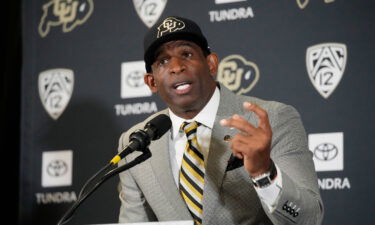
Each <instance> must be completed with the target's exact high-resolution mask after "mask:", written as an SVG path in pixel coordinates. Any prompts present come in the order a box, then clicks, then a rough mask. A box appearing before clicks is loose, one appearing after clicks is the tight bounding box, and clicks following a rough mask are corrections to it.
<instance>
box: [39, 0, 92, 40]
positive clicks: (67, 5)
mask: <svg viewBox="0 0 375 225" xmlns="http://www.w3.org/2000/svg"><path fill="white" fill-rule="evenodd" d="M42 8H43V15H42V18H41V20H40V23H39V29H38V30H39V34H40V36H41V37H45V36H47V34H48V33H49V32H50V30H51V27H54V26H55V27H56V26H60V25H61V26H62V31H63V32H64V33H67V32H70V31H72V30H73V29H74V28H75V27H76V26H78V25H81V24H83V23H84V22H86V20H87V19H88V18H89V17H90V16H91V14H92V12H93V10H94V3H93V0H51V1H49V2H47V3H46V4H44V5H43V7H42Z"/></svg>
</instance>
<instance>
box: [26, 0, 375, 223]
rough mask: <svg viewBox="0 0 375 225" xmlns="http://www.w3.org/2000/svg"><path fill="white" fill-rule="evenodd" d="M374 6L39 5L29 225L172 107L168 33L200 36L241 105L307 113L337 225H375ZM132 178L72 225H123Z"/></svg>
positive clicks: (30, 105) (30, 91) (249, 1)
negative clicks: (164, 56)
mask: <svg viewBox="0 0 375 225" xmlns="http://www.w3.org/2000/svg"><path fill="white" fill-rule="evenodd" d="M374 3H375V2H374V1H373V0H362V1H354V0H352V1H343V0H272V1H264V0H205V1H201V0H190V1H182V0H180V1H177V0H173V1H172V0H105V1H104V0H25V1H23V68H22V70H23V73H22V128H21V130H22V132H21V133H22V134H21V146H22V149H21V159H20V160H21V161H20V165H21V182H20V183H21V187H20V223H21V224H38V225H44V224H45V225H51V224H56V223H57V221H58V220H59V218H60V217H61V216H62V215H63V214H64V212H65V211H66V210H67V209H68V208H69V207H70V205H71V204H72V203H73V202H74V201H75V200H76V199H77V196H78V193H79V190H80V188H81V187H82V185H83V184H84V183H85V181H86V180H87V179H89V177H90V176H91V175H93V174H94V173H95V172H96V171H98V170H99V169H100V168H101V167H102V166H104V165H105V164H106V163H107V162H108V161H109V160H110V159H111V158H112V157H113V156H114V155H115V154H116V151H117V143H118V138H119V136H120V134H121V133H122V132H123V131H126V130H127V129H128V128H130V127H131V126H132V125H134V124H135V123H137V122H139V121H142V120H143V119H145V118H146V117H148V116H149V115H150V114H152V113H154V112H156V111H159V110H161V109H163V108H165V105H164V103H162V101H161V100H160V99H159V98H158V97H157V96H155V95H152V93H151V92H150V90H148V88H147V87H146V86H145V85H144V84H143V74H144V72H145V68H144V62H143V46H142V44H143V36H144V34H145V33H146V32H147V30H148V29H149V27H151V26H152V25H153V24H154V23H155V22H156V21H157V20H158V19H160V18H165V17H166V16H173V15H175V16H182V17H187V18H190V19H192V20H194V21H196V22H197V23H198V24H200V26H201V28H202V30H203V33H204V34H205V35H206V37H207V39H208V42H209V45H210V47H211V49H212V51H214V52H216V53H217V54H218V55H219V57H220V66H219V71H218V74H217V80H218V81H219V82H221V83H222V84H223V85H225V86H227V87H228V88H229V89H230V90H232V91H233V92H234V93H237V94H243V95H252V96H257V97H259V98H263V99H267V100H276V101H281V102H284V103H286V104H290V105H293V106H294V107H295V108H297V110H298V111H299V112H300V113H301V116H302V120H303V122H304V125H305V128H306V131H307V135H308V141H309V149H310V150H311V151H312V152H313V155H314V162H315V167H316V171H317V174H318V177H319V180H318V182H319V187H320V190H321V194H322V197H323V201H324V204H325V217H324V221H323V224H324V225H332V224H341V225H349V224H373V223H374V222H375V219H374V212H375V201H374V200H375V194H374V193H375V191H374V190H373V187H374V186H375V181H374V179H373V175H372V173H373V172H374V171H375V153H374V152H375V138H374V132H373V130H374V129H373V126H374V125H375V119H374V118H375V117H374V116H373V113H374V112H375V96H374V94H375V93H374V85H375V76H374V70H375V68H374V58H375V43H374V40H375V39H374V38H375V16H374V15H375V8H374V5H375V4H374ZM117 183H118V178H117V177H115V178H112V179H111V180H109V181H108V182H106V183H105V184H104V185H103V186H101V187H100V188H99V189H98V190H97V191H96V192H95V193H94V194H93V195H92V196H91V197H90V198H89V199H88V200H87V201H85V202H84V203H83V204H82V205H81V207H80V208H79V209H78V210H77V212H76V214H75V217H74V218H73V219H72V220H71V221H70V223H69V224H93V223H115V222H117V217H118V212H119V205H120V204H119V200H118V193H117Z"/></svg>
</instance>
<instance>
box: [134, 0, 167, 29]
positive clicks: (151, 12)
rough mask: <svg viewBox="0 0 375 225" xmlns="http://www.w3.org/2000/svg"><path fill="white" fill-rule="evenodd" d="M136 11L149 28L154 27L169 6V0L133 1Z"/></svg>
mask: <svg viewBox="0 0 375 225" xmlns="http://www.w3.org/2000/svg"><path fill="white" fill-rule="evenodd" d="M133 3H134V7H135V10H136V11H137V13H138V16H139V17H140V18H141V20H142V21H143V23H144V24H146V26H147V27H152V25H154V24H155V23H156V21H157V20H158V19H159V17H160V16H161V14H162V13H163V11H164V8H165V6H166V5H167V0H133Z"/></svg>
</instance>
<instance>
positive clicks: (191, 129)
mask: <svg viewBox="0 0 375 225" xmlns="http://www.w3.org/2000/svg"><path fill="white" fill-rule="evenodd" d="M199 125H200V123H199V122H197V121H192V122H186V121H185V122H183V123H182V124H181V127H180V130H182V131H184V132H185V134H186V135H187V136H190V134H192V133H196V132H197V128H198V127H199Z"/></svg>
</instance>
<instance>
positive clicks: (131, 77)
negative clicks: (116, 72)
mask: <svg viewBox="0 0 375 225" xmlns="http://www.w3.org/2000/svg"><path fill="white" fill-rule="evenodd" d="M143 77H144V72H142V71H140V70H135V71H132V72H130V73H129V74H128V77H127V79H126V83H127V84H128V85H129V86H130V87H133V88H138V87H142V86H143V85H144V84H145V83H144V80H143Z"/></svg>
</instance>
